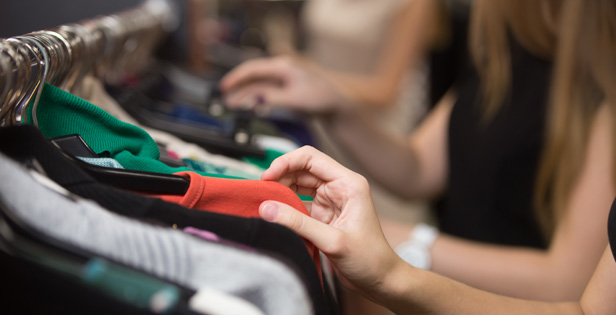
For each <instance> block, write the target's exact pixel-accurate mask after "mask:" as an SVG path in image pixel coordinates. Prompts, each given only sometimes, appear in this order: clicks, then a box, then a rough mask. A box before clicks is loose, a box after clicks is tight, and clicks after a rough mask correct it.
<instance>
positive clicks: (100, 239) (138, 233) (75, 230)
mask: <svg viewBox="0 0 616 315" xmlns="http://www.w3.org/2000/svg"><path fill="white" fill-rule="evenodd" d="M0 161H1V162H2V163H0V169H1V170H2V174H3V177H4V180H3V181H0V198H2V199H3V201H4V202H5V203H6V204H7V205H9V206H10V207H11V209H14V210H15V213H13V215H16V216H17V217H19V218H20V219H21V220H22V221H23V222H26V223H27V224H29V225H30V226H31V227H32V228H34V229H36V230H37V231H38V232H40V233H42V234H44V235H46V236H48V237H52V238H56V239H58V240H61V241H63V242H66V243H69V244H72V245H75V246H78V247H83V248H87V249H89V250H91V251H93V252H96V253H98V254H101V255H103V256H105V257H109V258H111V259H113V260H116V261H119V262H121V263H124V264H127V265H129V266H134V267H136V268H139V269H142V270H145V271H146V272H149V273H152V274H154V275H157V276H160V277H163V278H167V279H171V280H173V281H175V282H178V283H180V284H183V285H186V286H188V287H191V288H194V289H198V288H200V287H202V286H206V287H210V288H216V289H217V290H220V291H222V292H227V293H230V294H233V295H235V296H238V297H241V298H243V299H245V300H247V301H250V302H251V303H253V304H255V305H258V306H259V307H260V308H261V309H262V310H264V311H265V312H266V313H267V314H281V315H283V314H310V313H311V312H312V311H311V304H310V302H309V299H308V295H307V293H306V291H305V287H304V286H303V285H302V284H301V280H300V277H299V276H297V275H296V274H295V271H294V270H293V269H292V268H290V267H288V266H286V265H284V264H283V263H282V262H281V261H280V260H275V259H272V258H271V257H268V256H267V255H264V254H258V253H255V252H248V251H240V250H238V249H235V248H232V247H230V246H223V245H220V244H217V243H215V242H205V241H203V240H199V241H197V240H196V239H195V238H193V237H190V236H188V235H186V234H184V233H182V232H180V231H176V230H173V229H169V228H162V227H158V226H154V225H151V224H147V223H142V222H139V221H136V220H131V219H128V218H125V217H122V216H119V215H117V214H114V213H111V212H109V211H107V210H105V209H103V208H101V207H100V206H98V205H97V204H95V203H93V202H91V201H88V200H84V199H79V200H74V198H73V197H71V196H70V195H68V194H66V195H63V194H61V193H60V192H61V190H63V189H58V188H56V187H60V186H58V185H55V186H50V185H49V184H45V183H46V182H42V181H37V180H36V177H32V175H31V174H29V173H28V171H26V170H25V169H24V168H22V167H21V166H19V165H18V164H17V163H15V162H13V161H12V160H10V159H9V158H7V157H6V156H4V155H1V156H0ZM32 195H35V196H39V198H31V196H32ZM280 296H284V297H285V298H284V299H280V298H279V297H280Z"/></svg>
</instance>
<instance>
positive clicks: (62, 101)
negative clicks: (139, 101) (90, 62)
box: [26, 83, 312, 200]
mask: <svg viewBox="0 0 616 315" xmlns="http://www.w3.org/2000/svg"><path fill="white" fill-rule="evenodd" d="M32 109H33V106H29V107H28V112H27V114H26V115H27V117H26V122H27V123H29V124H32V121H33V120H32ZM36 118H37V121H38V128H39V129H40V130H41V132H42V133H43V134H44V135H45V137H47V138H56V137H61V136H66V135H71V134H78V135H80V136H81V137H82V138H83V140H84V141H85V142H86V143H87V144H88V145H89V146H90V148H91V149H92V150H93V151H94V152H95V153H96V154H98V155H99V156H103V157H111V158H113V159H115V160H116V161H118V162H119V163H120V164H121V165H122V166H123V167H124V168H126V169H129V170H138V171H145V172H153V173H164V174H173V173H177V172H182V171H191V172H196V173H198V174H201V175H203V176H209V177H220V178H236V179H239V177H234V176H228V175H222V174H213V173H205V172H200V171H196V170H194V169H191V168H187V167H171V166H168V165H166V164H165V163H163V162H161V161H159V160H158V158H159V156H160V151H159V149H158V146H157V145H156V142H154V140H153V139H152V137H150V135H149V134H148V133H147V132H145V131H144V130H143V129H141V128H139V127H137V126H135V125H131V124H129V123H125V122H123V121H121V120H118V119H117V118H115V117H113V116H112V115H110V114H109V113H107V112H106V111H104V110H102V109H100V108H98V107H97V106H96V105H93V104H91V103H89V102H87V101H85V100H83V99H81V98H79V97H77V96H75V95H73V94H70V93H68V92H65V91H63V90H61V89H59V88H57V87H55V86H53V85H50V84H47V83H45V88H44V89H43V92H42V93H41V98H40V100H39V103H38V106H37V109H36ZM279 155H280V153H279V152H275V151H272V152H268V154H267V156H266V157H265V158H263V159H257V158H252V159H249V160H250V162H252V163H253V164H257V165H259V166H262V167H264V168H267V167H269V164H270V163H271V162H272V160H273V159H274V158H276V157H277V156H279ZM299 197H300V199H302V200H312V197H310V196H302V195H299Z"/></svg>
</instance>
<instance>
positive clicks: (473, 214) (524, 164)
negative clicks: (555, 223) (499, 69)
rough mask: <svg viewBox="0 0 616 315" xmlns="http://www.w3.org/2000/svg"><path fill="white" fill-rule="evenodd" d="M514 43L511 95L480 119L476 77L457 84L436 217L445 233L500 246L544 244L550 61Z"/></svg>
mask: <svg viewBox="0 0 616 315" xmlns="http://www.w3.org/2000/svg"><path fill="white" fill-rule="evenodd" d="M510 42H511V61H512V73H511V74H512V81H511V89H510V93H509V94H508V95H507V96H506V97H505V100H504V102H503V104H502V106H501V108H500V110H499V111H498V112H497V113H496V114H495V116H494V117H493V118H492V120H491V121H489V123H482V122H481V103H480V101H481V94H480V92H479V77H478V75H477V73H476V72H475V71H474V70H469V71H468V73H467V74H466V75H465V77H464V78H463V80H462V82H461V84H460V85H459V86H458V100H457V102H456V103H455V105H454V107H453V110H452V113H451V118H450V122H449V143H448V149H449V152H448V154H449V156H448V157H449V179H448V185H449V186H448V190H447V193H446V195H445V200H444V204H443V206H442V207H441V209H439V211H438V213H437V217H438V219H439V226H440V228H441V230H442V231H443V232H445V233H448V234H451V235H454V236H458V237H462V238H465V239H470V240H476V241H481V242H488V243H494V244H503V245H517V246H531V247H535V248H545V247H546V246H547V244H546V240H545V239H544V237H543V235H542V232H541V230H540V227H539V224H538V221H537V220H536V215H535V211H534V210H533V209H534V207H533V196H534V188H535V177H536V171H537V168H538V162H539V158H540V155H541V149H542V146H543V140H544V139H543V138H544V126H545V111H546V108H547V106H546V104H547V95H548V91H549V87H550V82H549V81H550V74H551V67H552V64H551V62H549V61H546V60H543V59H540V58H537V57H535V56H533V55H531V54H530V53H529V52H527V51H526V50H525V49H523V48H522V47H521V46H520V45H518V44H516V43H515V42H513V41H510Z"/></svg>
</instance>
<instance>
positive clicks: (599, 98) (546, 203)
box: [535, 0, 616, 236]
mask: <svg viewBox="0 0 616 315" xmlns="http://www.w3.org/2000/svg"><path fill="white" fill-rule="evenodd" d="M560 25H561V29H560V37H559V38H560V39H559V49H558V55H557V57H556V68H555V72H554V79H553V86H552V90H551V98H550V100H551V102H550V108H549V112H548V115H549V116H548V117H549V121H548V125H547V135H546V136H547V137H546V140H547V142H546V146H545V147H544V151H543V154H542V158H541V162H540V168H539V172H538V176H537V187H536V198H535V201H536V205H535V207H536V209H537V211H538V212H537V213H538V215H539V219H540V222H541V223H542V225H543V227H544V230H545V231H546V233H548V234H547V235H548V236H550V235H551V234H552V232H553V230H554V227H555V225H556V223H557V222H558V220H559V219H560V218H561V217H562V214H563V212H564V211H565V205H566V203H567V201H568V199H569V198H568V196H569V195H570V192H571V190H572V189H573V185H574V184H575V182H576V180H577V179H578V177H579V176H580V170H581V168H582V164H583V162H584V152H585V149H586V147H587V143H588V138H589V134H590V129H591V124H592V122H593V119H594V118H595V116H596V114H597V111H598V110H599V108H600V107H601V105H602V104H605V103H607V104H608V105H609V106H611V110H610V112H611V113H612V115H613V117H612V121H613V122H616V110H614V106H616V2H615V1H613V0H567V2H566V4H565V5H564V7H563V11H562V14H561V23H560ZM612 140H613V141H616V134H615V132H614V129H613V130H612ZM613 148H616V142H615V143H612V150H613ZM613 155H614V153H613V152H612V156H613ZM612 160H613V161H614V166H616V159H614V158H613V159H612ZM614 170H615V171H616V168H614ZM611 175H612V178H613V179H616V174H611Z"/></svg>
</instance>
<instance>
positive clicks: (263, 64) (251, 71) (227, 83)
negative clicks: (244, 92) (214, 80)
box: [220, 58, 287, 93]
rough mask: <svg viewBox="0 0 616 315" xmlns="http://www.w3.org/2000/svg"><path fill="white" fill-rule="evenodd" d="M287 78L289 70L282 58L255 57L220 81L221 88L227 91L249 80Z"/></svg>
mask: <svg viewBox="0 0 616 315" xmlns="http://www.w3.org/2000/svg"><path fill="white" fill-rule="evenodd" d="M286 78H287V71H286V68H285V67H284V63H283V62H282V61H280V58H263V59H255V60H250V61H247V62H245V63H243V64H241V65H239V66H238V67H236V68H235V69H233V70H232V71H231V72H229V73H228V74H227V75H225V77H224V78H223V79H222V80H221V81H220V89H221V91H223V92H224V93H227V92H229V91H231V90H232V89H235V88H237V87H239V86H240V85H242V84H244V83H246V82H249V81H254V80H259V79H267V80H275V81H284V80H285V79H286Z"/></svg>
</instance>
